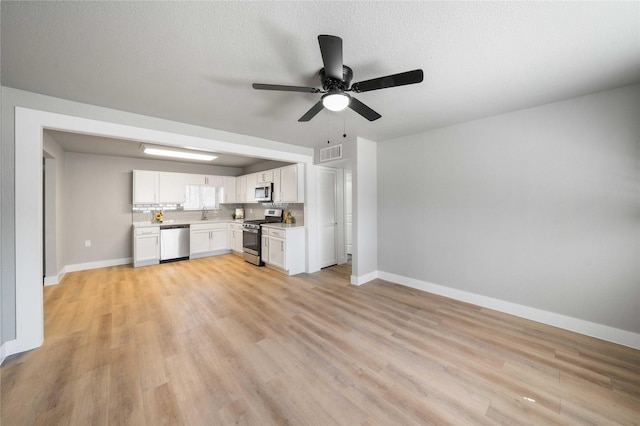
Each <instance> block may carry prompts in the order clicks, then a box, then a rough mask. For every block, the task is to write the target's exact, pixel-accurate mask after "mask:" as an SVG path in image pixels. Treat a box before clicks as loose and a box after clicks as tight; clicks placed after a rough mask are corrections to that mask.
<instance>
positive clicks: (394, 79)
mask: <svg viewBox="0 0 640 426" xmlns="http://www.w3.org/2000/svg"><path fill="white" fill-rule="evenodd" d="M422 80H424V73H423V72H422V70H420V69H418V70H413V71H407V72H401V73H399V74H392V75H387V76H385V77H378V78H374V79H371V80H365V81H360V82H358V83H353V85H352V86H351V90H352V91H354V92H356V93H362V92H368V91H370V90H378V89H386V88H387V87H396V86H404V85H406V84H415V83H420V82H422Z"/></svg>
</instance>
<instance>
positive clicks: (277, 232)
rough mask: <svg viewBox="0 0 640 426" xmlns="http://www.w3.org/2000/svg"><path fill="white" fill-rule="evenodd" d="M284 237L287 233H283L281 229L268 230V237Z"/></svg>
mask: <svg viewBox="0 0 640 426" xmlns="http://www.w3.org/2000/svg"><path fill="white" fill-rule="evenodd" d="M286 235H287V233H286V232H285V231H283V230H282V229H273V228H269V236H270V237H277V238H284V237H285V236H286Z"/></svg>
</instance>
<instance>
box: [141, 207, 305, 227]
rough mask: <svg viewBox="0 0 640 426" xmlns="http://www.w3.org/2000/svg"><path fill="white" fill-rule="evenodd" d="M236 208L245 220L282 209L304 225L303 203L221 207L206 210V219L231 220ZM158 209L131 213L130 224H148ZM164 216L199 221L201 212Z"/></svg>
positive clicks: (166, 213) (173, 211) (259, 217)
mask: <svg viewBox="0 0 640 426" xmlns="http://www.w3.org/2000/svg"><path fill="white" fill-rule="evenodd" d="M236 207H244V218H245V219H262V218H263V217H264V210H265V209H270V208H276V209H282V210H283V211H288V212H290V213H291V216H292V217H293V218H294V220H295V223H299V224H304V203H291V204H267V203H265V204H258V203H253V204H243V205H222V206H221V207H220V208H219V209H213V210H207V218H208V219H209V220H216V219H219V220H224V219H228V220H231V219H232V216H231V215H232V214H233V213H235V211H236ZM158 211H160V209H156V210H153V209H151V211H146V212H145V211H133V212H132V213H131V221H132V222H150V221H152V220H153V216H154V214H155V213H156V212H158ZM162 212H163V214H164V220H180V221H190V220H200V218H201V217H202V210H162Z"/></svg>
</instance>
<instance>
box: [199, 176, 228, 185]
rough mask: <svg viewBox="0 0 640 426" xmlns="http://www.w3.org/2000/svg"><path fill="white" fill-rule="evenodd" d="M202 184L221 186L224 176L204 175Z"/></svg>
mask: <svg viewBox="0 0 640 426" xmlns="http://www.w3.org/2000/svg"><path fill="white" fill-rule="evenodd" d="M204 184H205V185H207V186H217V187H220V188H221V187H222V186H224V176H212V175H209V176H205V177H204Z"/></svg>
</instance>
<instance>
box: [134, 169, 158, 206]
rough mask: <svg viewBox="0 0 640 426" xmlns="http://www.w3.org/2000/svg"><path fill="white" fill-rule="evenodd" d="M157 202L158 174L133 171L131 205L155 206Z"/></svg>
mask: <svg viewBox="0 0 640 426" xmlns="http://www.w3.org/2000/svg"><path fill="white" fill-rule="evenodd" d="M157 202H158V172H154V171H150V170H134V171H133V204H155V203H157Z"/></svg>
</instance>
